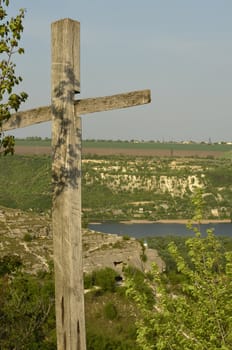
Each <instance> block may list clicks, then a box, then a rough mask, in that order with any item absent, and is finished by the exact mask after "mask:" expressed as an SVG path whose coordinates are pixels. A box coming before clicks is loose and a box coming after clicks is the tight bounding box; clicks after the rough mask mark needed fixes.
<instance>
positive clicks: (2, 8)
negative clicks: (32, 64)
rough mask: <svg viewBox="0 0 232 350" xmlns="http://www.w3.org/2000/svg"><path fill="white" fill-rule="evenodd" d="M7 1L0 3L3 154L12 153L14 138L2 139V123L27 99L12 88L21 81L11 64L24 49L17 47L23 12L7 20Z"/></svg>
mask: <svg viewBox="0 0 232 350" xmlns="http://www.w3.org/2000/svg"><path fill="white" fill-rule="evenodd" d="M8 6H9V0H2V1H0V54H1V60H0V149H1V148H2V149H3V151H2V152H3V153H4V154H7V153H11V154H12V153H13V152H14V138H13V137H12V136H6V137H4V135H3V133H2V132H1V127H2V123H3V122H5V121H7V120H8V119H9V118H10V115H11V113H12V111H17V110H18V109H19V107H20V105H21V103H22V102H25V100H26V99H27V94H26V93H25V92H20V93H16V92H15V91H14V88H15V86H16V85H19V84H20V82H21V81H22V77H21V76H17V74H16V71H15V68H16V65H15V63H14V62H13V60H12V59H13V55H14V54H16V53H18V54H23V53H24V49H23V48H22V47H19V41H20V39H21V34H22V32H23V19H24V15H25V10H24V9H20V10H19V13H18V14H17V15H16V16H15V17H11V18H10V19H9V18H8V14H7V10H6V9H7V7H8Z"/></svg>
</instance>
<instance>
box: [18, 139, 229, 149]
mask: <svg viewBox="0 0 232 350" xmlns="http://www.w3.org/2000/svg"><path fill="white" fill-rule="evenodd" d="M82 145H83V147H84V148H115V149H120V148H123V149H143V150H173V151H175V150H177V151H178V150H180V151H212V152H229V151H232V145H230V144H225V143H222V144H219V143H215V144H208V143H189V144H184V143H175V142H135V141H109V140H108V141H107V140H106V141H104V140H96V141H94V140H83V142H82ZM16 146H28V147H34V146H36V147H38V146H41V147H42V146H51V139H41V138H39V137H38V138H37V137H32V138H26V139H16Z"/></svg>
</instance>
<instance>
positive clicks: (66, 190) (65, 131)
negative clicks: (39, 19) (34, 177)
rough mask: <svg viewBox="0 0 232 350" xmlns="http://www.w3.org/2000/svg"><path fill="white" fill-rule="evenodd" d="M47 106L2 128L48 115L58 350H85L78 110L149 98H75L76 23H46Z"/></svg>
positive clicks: (140, 94)
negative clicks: (49, 79)
mask: <svg viewBox="0 0 232 350" xmlns="http://www.w3.org/2000/svg"><path fill="white" fill-rule="evenodd" d="M51 29H52V67H51V70H52V73H51V74H52V86H51V89H52V93H51V94H52V96H51V97H52V102H51V106H47V107H40V108H36V109H31V110H28V111H25V112H19V113H16V114H14V115H12V117H11V118H10V120H9V121H8V122H6V123H5V124H4V125H3V130H11V129H16V128H22V127H25V126H29V125H32V124H36V123H41V122H45V121H49V120H52V151H53V161H52V182H53V208H52V228H53V245H54V267H55V291H56V293H55V298H56V328H57V349H58V350H85V349H86V339H85V316H84V287H83V266H82V236H81V118H80V115H83V114H88V113H93V112H100V111H107V110H112V109H117V108H125V107H131V106H137V105H141V104H145V103H149V102H150V91H149V90H143V91H135V92H129V93H125V94H118V95H114V96H109V97H100V98H87V99H82V100H75V99H74V97H75V93H79V92H80V23H79V22H77V21H73V20H71V19H63V20H59V21H57V22H54V23H52V28H51Z"/></svg>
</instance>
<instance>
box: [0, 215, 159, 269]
mask: <svg viewBox="0 0 232 350" xmlns="http://www.w3.org/2000/svg"><path fill="white" fill-rule="evenodd" d="M82 237H83V266H84V272H86V273H90V272H91V271H93V270H96V269H101V268H104V267H110V268H112V269H115V270H116V271H117V272H118V273H119V274H121V273H122V269H123V267H124V266H126V265H132V266H134V267H136V268H138V269H140V270H142V271H148V270H149V269H150V268H151V264H152V263H153V262H156V263H157V265H158V267H159V269H160V270H163V269H164V268H165V266H164V263H163V261H162V260H161V258H160V257H159V256H158V253H157V251H156V250H153V249H148V248H147V247H143V246H142V245H141V243H140V242H139V241H137V240H136V239H134V238H130V239H125V238H123V237H122V236H117V235H115V234H103V233H99V232H95V231H91V230H87V229H83V236H82ZM7 254H16V255H19V256H20V257H21V258H22V260H23V263H24V265H25V269H26V270H27V271H28V272H32V273H34V272H37V271H38V270H41V269H48V268H49V263H50V262H51V261H52V259H53V245H52V233H51V218H50V216H49V215H39V214H36V213H33V212H23V211H20V210H14V209H5V208H0V256H4V255H7ZM142 255H143V257H144V256H145V257H146V259H143V260H144V262H143V261H142V259H141V256H142Z"/></svg>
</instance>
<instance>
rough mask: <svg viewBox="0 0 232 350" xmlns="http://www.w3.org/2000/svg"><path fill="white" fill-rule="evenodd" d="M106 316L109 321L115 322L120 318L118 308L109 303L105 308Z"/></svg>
mask: <svg viewBox="0 0 232 350" xmlns="http://www.w3.org/2000/svg"><path fill="white" fill-rule="evenodd" d="M104 315H105V317H106V318H107V319H108V320H114V319H116V318H117V316H118V311H117V308H116V306H115V305H114V304H113V303H111V302H109V303H107V304H106V305H105V307H104Z"/></svg>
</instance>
